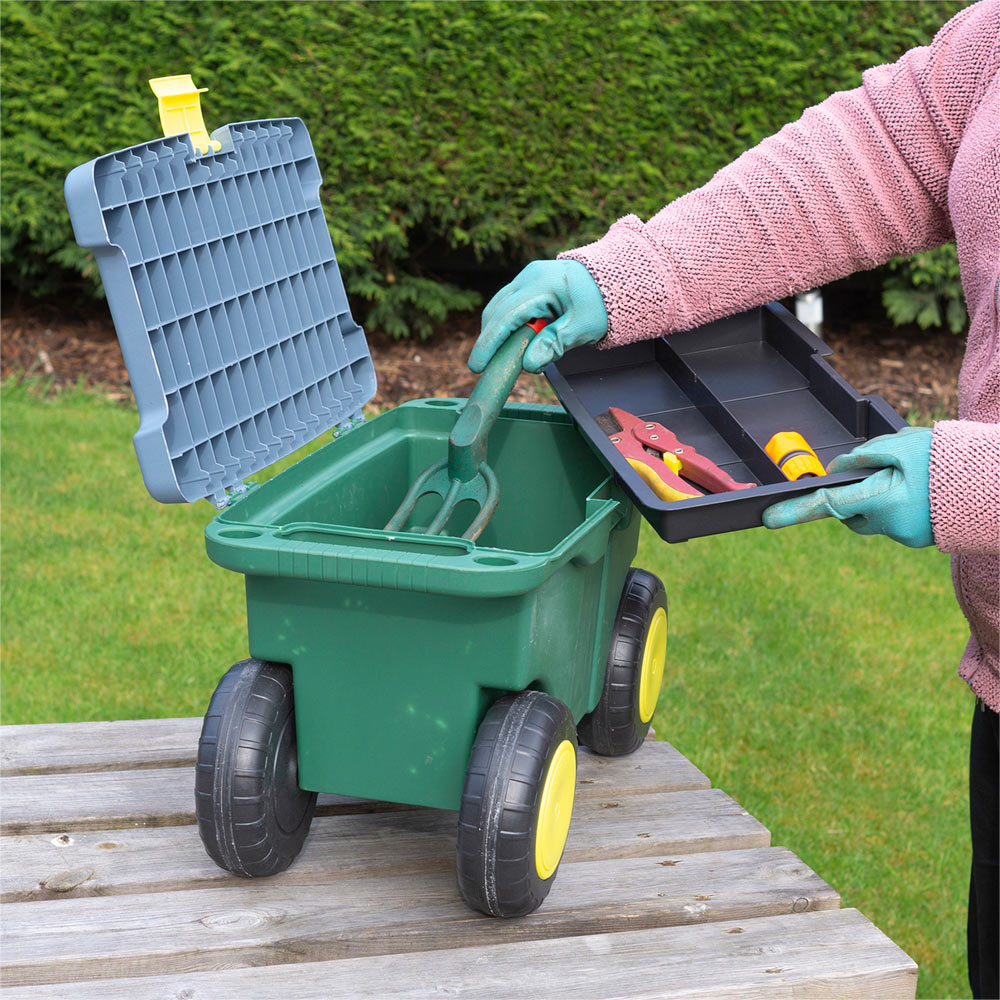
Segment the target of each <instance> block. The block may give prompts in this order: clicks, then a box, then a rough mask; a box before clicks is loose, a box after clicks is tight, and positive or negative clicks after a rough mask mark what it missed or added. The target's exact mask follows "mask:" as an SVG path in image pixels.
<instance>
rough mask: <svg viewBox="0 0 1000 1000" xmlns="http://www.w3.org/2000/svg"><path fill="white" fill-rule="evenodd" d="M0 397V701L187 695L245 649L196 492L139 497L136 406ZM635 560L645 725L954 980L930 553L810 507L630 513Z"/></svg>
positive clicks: (240, 612)
mask: <svg viewBox="0 0 1000 1000" xmlns="http://www.w3.org/2000/svg"><path fill="white" fill-rule="evenodd" d="M2 406H3V409H2V420H3V442H2V444H3V452H2V463H3V484H2V492H3V523H2V557H3V566H2V568H3V576H2V598H3V608H2V615H3V664H2V666H3V673H2V677H3V702H2V721H3V722H5V723H23V722H62V721H77V720H85V719H115V718H144V717H149V718H152V717H163V716H176V715H200V714H201V713H202V712H203V711H204V708H205V705H206V703H207V700H208V698H209V696H210V694H211V692H212V689H213V688H214V685H215V683H216V680H217V679H218V677H219V676H220V674H221V673H222V672H223V671H224V670H225V669H226V668H227V667H228V666H229V665H230V663H232V662H233V661H235V660H237V659H240V658H242V657H243V656H245V655H246V633H245V610H244V604H243V588H242V578H241V577H239V576H237V575H234V574H231V573H228V572H226V571H225V570H222V569H220V568H218V567H217V566H215V565H213V564H212V563H211V562H209V560H208V558H207V557H206V556H205V552H204V543H203V540H202V529H203V527H204V525H205V524H206V522H207V521H208V520H209V519H210V518H211V517H212V516H213V514H214V510H213V509H212V508H211V506H210V505H209V504H208V503H207V502H200V503H197V504H193V505H170V506H161V505H160V504H158V503H156V502H155V501H153V500H151V499H150V497H149V496H148V494H147V493H146V492H145V489H144V487H143V485H142V482H141V479H140V476H139V471H138V465H137V463H136V461H135V456H134V453H133V451H132V446H131V441H130V438H131V435H132V433H133V432H134V430H135V428H136V426H137V423H138V418H137V415H136V413H135V411H134V410H130V409H126V408H123V407H121V406H119V405H116V404H112V403H109V402H107V401H106V400H104V399H102V398H100V397H98V396H95V395H89V394H86V393H83V392H69V393H63V394H61V395H60V396H59V397H57V398H54V399H53V398H39V397H38V396H36V395H33V394H31V393H30V392H28V391H27V390H26V389H25V388H23V387H17V386H13V385H9V384H8V385H6V386H5V387H4V389H3V393H2ZM287 461H290V460H286V463H287ZM636 564H637V565H640V566H644V567H646V568H648V569H651V570H653V571H654V572H656V573H658V574H659V575H660V576H661V577H662V578H663V580H664V582H665V583H666V586H667V593H668V595H669V601H670V626H671V640H670V647H669V655H668V666H667V676H666V681H665V687H664V693H663V695H662V697H661V700H660V708H659V710H658V712H657V714H656V717H655V719H654V725H655V727H656V731H657V735H658V737H659V738H661V739H668V740H670V741H671V742H672V743H674V744H675V745H676V746H677V747H678V748H679V749H680V750H681V751H682V752H683V753H684V754H685V755H686V756H687V757H689V758H690V759H691V760H692V761H693V762H694V763H695V764H696V765H697V766H698V767H700V768H701V769H702V770H703V771H704V772H705V773H706V774H707V775H708V776H709V777H710V778H711V779H712V782H713V784H715V785H717V786H718V787H721V788H723V789H725V791H727V792H728V793H729V794H731V795H732V796H733V797H734V798H736V799H737V800H738V801H739V802H740V803H741V804H742V806H743V807H744V808H745V809H747V810H748V811H750V812H751V813H752V814H753V815H754V816H756V817H757V818H758V819H759V820H760V821H761V822H762V823H764V825H765V826H767V827H768V828H769V829H770V830H771V834H772V842H773V843H774V844H777V845H782V846H787V847H789V848H790V849H791V850H792V851H794V852H795V853H796V854H798V855H799V857H801V858H802V859H803V860H804V861H805V862H806V863H807V864H808V865H810V866H811V867H812V868H814V869H815V870H816V871H817V872H818V873H819V874H820V875H821V876H822V877H823V878H825V879H826V880H827V881H828V882H829V883H830V884H831V885H833V886H834V888H836V889H837V890H838V891H839V892H840V893H841V895H842V897H843V904H844V906H853V907H857V908H858V909H860V910H861V911H862V912H863V913H865V914H866V915H867V916H868V917H869V918H870V919H871V920H872V921H873V922H874V923H875V924H876V925H877V926H879V927H880V928H881V929H882V930H883V931H885V933H886V934H888V935H889V937H891V938H892V939H893V940H894V941H895V942H897V943H898V944H899V945H900V946H901V947H902V948H903V949H904V950H906V951H907V952H908V953H909V954H910V955H911V956H912V957H913V958H914V959H915V961H916V962H917V963H918V964H919V966H920V970H921V971H920V985H919V993H918V995H919V996H922V997H958V996H967V995H968V985H967V982H966V979H965V964H964V963H965V958H964V927H965V893H966V888H967V879H968V847H967V841H968V834H967V830H966V823H967V820H966V767H967V744H968V727H969V721H970V718H971V712H972V705H973V703H972V697H971V695H970V694H969V692H968V690H967V688H966V687H965V685H964V684H962V683H961V682H960V681H959V680H958V679H957V678H956V676H955V668H956V665H957V663H958V659H959V657H960V655H961V651H962V648H963V645H964V642H965V638H966V635H967V633H966V630H965V626H964V622H963V619H962V616H961V614H960V612H959V611H958V608H957V606H956V604H955V599H954V596H953V594H952V590H951V580H950V576H949V573H948V561H947V558H946V557H945V556H943V555H941V554H940V553H939V552H937V551H936V550H933V549H925V550H920V551H912V550H909V549H905V548H903V547H902V546H899V545H896V544H894V543H892V542H889V541H888V540H886V539H883V538H861V537H859V536H856V535H854V534H852V533H851V532H850V531H848V530H847V529H845V528H844V527H843V526H841V525H839V524H836V523H832V522H830V521H822V522H817V523H814V524H810V525H804V526H799V527H795V528H790V529H786V530H784V531H781V532H768V531H766V530H764V529H758V530H754V531H744V532H740V533H737V534H732V535H720V536H716V537H714V538H708V539H696V540H693V541H690V542H687V543H685V544H684V545H674V546H667V545H665V544H663V543H662V542H660V541H659V539H658V538H657V537H656V536H655V535H654V534H653V532H652V531H650V530H648V529H647V528H644V530H643V535H642V540H641V543H640V551H639V555H638V557H637V559H636Z"/></svg>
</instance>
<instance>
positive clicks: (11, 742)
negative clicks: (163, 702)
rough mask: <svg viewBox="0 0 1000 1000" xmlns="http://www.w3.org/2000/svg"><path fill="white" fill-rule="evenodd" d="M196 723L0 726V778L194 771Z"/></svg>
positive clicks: (160, 721) (198, 728)
mask: <svg viewBox="0 0 1000 1000" xmlns="http://www.w3.org/2000/svg"><path fill="white" fill-rule="evenodd" d="M200 735H201V719H200V718H196V719H134V720H128V721H122V722H58V723H51V724H49V725H39V726H2V727H0V775H13V774H50V773H53V772H58V771H63V772H72V771H127V770H131V769H133V768H141V767H193V766H194V762H195V756H196V754H197V752H198V737H199V736H200Z"/></svg>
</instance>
